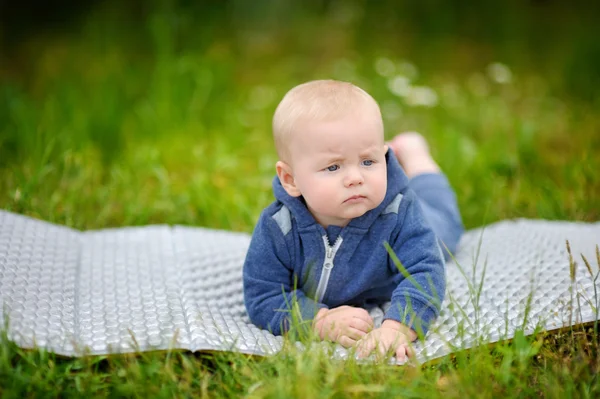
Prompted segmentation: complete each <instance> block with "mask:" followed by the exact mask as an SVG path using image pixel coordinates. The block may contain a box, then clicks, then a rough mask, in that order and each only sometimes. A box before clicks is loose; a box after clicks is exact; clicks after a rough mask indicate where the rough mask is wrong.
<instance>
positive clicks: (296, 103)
mask: <svg viewBox="0 0 600 399" xmlns="http://www.w3.org/2000/svg"><path fill="white" fill-rule="evenodd" d="M364 108H371V110H372V111H375V112H376V116H377V117H378V118H379V119H380V120H381V111H380V110H379V106H378V105H377V102H376V101H375V100H374V99H373V97H371V96H370V95H369V94H368V93H367V92H366V91H364V90H363V89H361V88H359V87H357V86H355V85H353V84H352V83H348V82H341V81H337V80H313V81H310V82H307V83H303V84H300V85H298V86H296V87H294V88H292V89H291V90H290V91H288V92H287V93H286V95H285V96H284V97H283V99H282V100H281V102H280V103H279V105H278V106H277V109H276V110H275V114H274V115H273V139H274V140H275V148H276V149H277V154H278V156H279V158H280V159H281V160H283V161H286V160H287V159H288V158H289V148H288V147H289V145H288V143H289V137H290V136H291V134H292V132H293V131H294V128H295V126H296V125H297V124H298V123H299V122H301V121H307V120H309V121H324V120H331V119H335V118H338V117H342V116H345V115H347V114H349V113H351V112H356V111H357V110H358V109H361V110H362V109H364ZM382 123H383V122H382Z"/></svg>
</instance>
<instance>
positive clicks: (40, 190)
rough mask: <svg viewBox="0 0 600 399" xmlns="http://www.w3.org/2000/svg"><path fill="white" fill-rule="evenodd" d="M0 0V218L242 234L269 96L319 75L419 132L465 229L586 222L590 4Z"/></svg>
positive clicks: (267, 180) (595, 78)
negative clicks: (519, 222)
mask: <svg viewBox="0 0 600 399" xmlns="http://www.w3.org/2000/svg"><path fill="white" fill-rule="evenodd" d="M0 4H2V6H1V7H2V8H0V11H1V12H0V15H1V17H0V21H1V23H2V30H1V33H0V44H1V47H0V49H1V50H0V57H1V58H0V208H1V209H5V210H10V211H13V212H19V213H24V214H28V215H32V216H34V217H38V218H42V219H45V220H49V221H53V222H57V223H61V224H66V225H69V226H73V227H76V228H82V229H83V228H85V229H89V228H102V227H109V226H124V225H140V224H150V223H172V224H175V223H177V224H187V225H196V226H209V227H214V228H222V229H229V230H238V231H247V232H250V231H251V230H252V228H253V225H254V222H255V220H256V219H257V217H258V215H259V213H260V211H261V210H262V208H263V207H265V206H266V205H267V204H268V203H269V202H270V201H271V200H272V194H271V189H270V185H271V179H272V177H273V175H274V164H275V161H276V157H275V151H274V148H273V144H272V140H271V131H270V122H271V116H272V113H273V111H274V109H275V106H276V105H277V102H278V101H279V100H280V99H281V97H282V96H283V95H284V94H285V92H286V91H287V90H289V89H290V88H291V87H293V86H295V85H296V84H299V83H301V82H303V81H306V80H310V79H319V78H335V79H342V80H349V81H352V82H354V83H356V84H357V85H359V86H361V87H363V88H364V89H366V90H367V91H369V92H370V93H371V94H372V95H373V96H374V97H375V99H376V100H377V101H378V102H379V104H380V105H381V107H382V111H383V115H384V119H385V126H386V136H387V137H388V138H391V137H392V136H393V135H394V134H395V133H397V132H399V131H403V130H417V131H420V132H421V133H423V134H424V135H425V136H426V137H427V139H428V140H429V141H430V144H431V147H432V151H433V153H434V156H435V158H436V159H437V160H438V162H439V163H440V165H441V166H442V168H443V169H444V171H445V172H446V173H447V174H448V177H449V179H450V181H451V182H452V184H453V186H454V187H455V189H456V191H457V194H458V198H459V204H460V207H461V210H462V212H463V217H464V221H465V225H466V226H467V228H472V227H475V226H479V225H482V224H487V223H491V222H493V221H496V220H501V219H506V218H516V217H527V218H547V219H568V220H581V221H593V220H598V219H600V206H599V205H600V177H599V175H598V170H599V169H600V157H599V156H598V154H600V129H599V128H600V114H599V112H598V111H600V100H599V96H598V87H600V40H598V37H600V35H599V32H598V31H599V28H598V21H599V20H600V18H599V16H600V6H599V5H598V4H600V3H598V2H596V3H595V4H596V5H592V4H588V2H583V1H580V2H577V1H575V2H559V1H551V0H546V1H543V0H537V1H531V0H530V1H515V0H509V1H504V2H472V3H471V2H461V1H432V0H425V1H419V2H409V1H341V0H338V1H333V0H331V1H325V0H321V1H316V0H310V1H302V2H301V1H292V0H283V1H276V0H269V1H267V0H259V1H242V0H230V1H216V0H213V1H203V2H193V1H139V0H138V1H129V2H119V1H104V2H101V1H96V2H89V3H76V2H73V1H65V0H63V1H58V2H49V3H45V5H38V4H36V3H33V2H27V1H25V2H21V3H19V4H12V3H11V4H9V3H8V2H2V3H0Z"/></svg>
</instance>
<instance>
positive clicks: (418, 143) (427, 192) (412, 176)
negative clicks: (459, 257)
mask: <svg viewBox="0 0 600 399" xmlns="http://www.w3.org/2000/svg"><path fill="white" fill-rule="evenodd" d="M388 144H389V146H390V148H391V149H392V150H393V151H394V153H395V154H396V158H398V161H399V162H400V165H402V168H403V169H404V171H405V173H406V175H407V176H408V178H409V183H408V184H409V187H410V188H412V190H413V191H414V192H415V193H416V194H417V197H418V198H419V201H420V203H421V208H423V213H424V214H425V218H426V219H427V221H428V222H429V224H430V225H431V228H432V229H433V231H434V232H435V234H436V235H437V236H438V238H439V239H440V240H441V241H442V243H443V245H442V250H443V252H444V256H445V257H446V259H448V258H449V257H450V256H449V254H448V251H447V250H446V249H445V248H444V246H446V247H447V248H448V249H449V250H450V251H451V252H452V253H454V252H455V251H456V247H457V246H458V241H459V240H460V237H461V235H462V233H463V231H464V228H463V224H462V220H461V217H460V211H459V210H458V204H457V202H456V195H455V194H454V191H453V190H452V187H450V183H449V182H448V179H447V178H446V176H445V175H444V174H443V173H442V171H441V169H440V167H439V166H438V164H437V163H436V162H435V161H434V159H433V158H432V157H431V153H430V152H429V146H428V145H427V141H426V140H425V138H424V137H423V136H421V135H420V134H419V133H413V132H410V133H400V134H399V135H397V136H396V137H394V138H393V139H392V141H390V142H389V143H388Z"/></svg>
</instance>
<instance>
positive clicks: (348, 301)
mask: <svg viewBox="0 0 600 399" xmlns="http://www.w3.org/2000/svg"><path fill="white" fill-rule="evenodd" d="M386 163H387V184H388V185H387V191H386V195H385V198H384V200H383V201H382V203H381V204H380V205H379V206H378V207H377V208H375V209H372V210H370V211H368V212H366V213H365V214H364V215H362V216H360V217H358V218H355V219H352V220H351V221H350V223H348V225H346V226H345V227H343V228H342V227H339V226H329V227H328V228H327V229H325V228H323V227H322V226H321V225H319V224H318V223H317V222H316V220H315V219H314V217H313V216H312V215H311V213H310V212H309V210H308V208H307V207H306V205H305V203H304V200H303V198H302V197H292V196H290V195H289V194H288V193H287V192H286V191H285V190H284V188H283V186H282V185H281V183H280V181H279V179H278V178H277V176H276V177H275V179H274V180H273V192H274V194H275V198H276V200H275V201H274V202H273V203H272V204H271V205H269V206H268V207H267V208H266V209H265V210H264V211H263V212H262V214H261V215H260V218H259V221H258V223H257V225H256V227H255V230H254V233H253V235H252V240H251V242H250V247H249V249H248V253H247V255H246V260H245V262H244V271H243V276H244V277H243V279H244V302H245V305H246V309H247V311H248V315H249V317H250V320H251V321H252V322H253V323H254V324H255V325H257V326H258V327H261V328H264V329H268V330H270V331H271V332H272V333H273V334H275V335H280V334H282V333H283V332H284V331H286V330H287V328H289V326H290V321H291V313H290V308H291V305H292V303H293V302H294V301H297V303H298V305H299V309H300V312H301V316H302V319H303V320H304V321H307V320H312V319H313V318H314V316H315V314H316V313H317V312H318V311H319V309H320V308H334V307H338V306H342V305H351V306H358V307H368V306H370V305H376V304H383V303H385V302H388V301H391V306H390V307H389V309H388V310H387V312H386V314H385V316H384V319H392V320H396V321H399V322H401V323H403V324H405V325H407V326H409V327H411V328H412V329H414V330H415V331H417V332H419V331H420V332H422V333H423V334H425V333H426V332H427V331H428V329H429V324H430V323H431V322H432V321H433V320H434V319H435V318H436V317H437V315H438V314H439V310H440V306H441V303H442V300H443V298H444V294H445V288H446V276H445V269H444V266H445V264H444V257H443V254H442V251H441V249H440V247H439V245H438V243H437V240H436V237H435V234H434V233H433V231H432V230H431V228H430V227H429V225H428V224H427V222H426V221H425V219H424V217H423V213H422V210H421V207H420V205H419V203H418V202H417V199H416V196H415V194H414V192H413V191H412V190H411V189H409V188H408V178H407V177H406V175H405V174H404V171H403V170H402V168H401V167H400V165H399V164H398V161H397V160H396V157H395V156H394V155H393V153H392V152H391V151H389V150H388V152H387V154H386ZM384 243H388V244H389V246H390V247H391V249H392V250H393V252H394V253H395V254H396V256H397V257H398V259H399V260H400V262H401V265H402V266H401V267H398V266H396V264H395V263H394V261H393V259H392V257H391V256H390V255H389V253H388V251H387V250H386V248H385V245H384ZM402 267H403V268H404V270H402V271H401V270H400V269H402Z"/></svg>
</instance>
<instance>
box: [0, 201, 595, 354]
mask: <svg viewBox="0 0 600 399" xmlns="http://www.w3.org/2000/svg"><path fill="white" fill-rule="evenodd" d="M566 240H569V242H570V245H571V249H572V253H573V255H574V257H575V261H576V263H577V268H576V270H575V275H574V278H573V279H572V275H571V271H570V267H569V264H570V263H569V255H568V253H567V250H566ZM249 241H250V236H249V235H248V234H243V233H233V232H228V231H220V230H213V229H206V228H192V227H184V226H172V227H171V226H166V225H156V226H144V227H125V228H118V229H104V230H97V231H78V230H74V229H70V228H67V227H64V226H59V225H55V224H51V223H47V222H44V221H40V220H35V219H32V218H29V217H26V216H22V215H18V214H14V213H10V212H6V211H0V305H1V306H2V310H3V312H2V315H1V316H0V321H3V325H4V328H8V331H7V332H8V336H9V338H10V339H12V340H13V341H15V342H16V343H17V345H19V346H21V347H24V348H32V347H35V346H37V347H45V348H47V349H48V350H49V351H52V352H55V353H57V354H61V355H67V356H79V355H82V354H85V353H89V354H107V353H119V352H133V351H148V350H159V349H170V348H173V349H187V350H190V351H205V350H216V351H234V352H242V353H248V354H257V355H269V354H273V353H276V352H277V351H278V350H280V349H281V347H282V344H283V341H282V338H281V337H276V336H273V335H272V334H270V333H269V332H268V331H265V330H260V329H259V328H257V327H255V326H254V325H252V323H250V321H249V319H248V316H247V315H246V311H245V309H244V302H243V296H242V264H243V261H244V255H245V252H246V250H247V248H248V244H249ZM599 243H600V223H589V224H585V223H574V222H556V221H554V222H551V221H542V220H515V221H502V222H498V223H494V224H491V225H489V226H486V227H484V228H479V229H474V230H471V231H468V232H467V233H466V234H465V235H464V237H463V239H462V240H461V243H460V247H459V251H458V253H457V256H456V259H455V260H453V261H450V262H448V263H447V265H446V273H447V279H448V291H447V295H446V299H445V301H444V303H443V311H442V314H441V316H440V317H439V318H438V319H437V321H436V322H435V324H434V325H433V326H432V328H431V331H430V332H429V334H428V335H427V337H426V338H425V339H424V340H423V341H419V342H417V343H416V345H415V350H416V353H417V359H418V360H421V361H426V360H430V359H434V358H437V357H440V356H444V355H446V354H448V353H451V352H453V351H456V350H460V349H464V348H469V347H471V346H473V345H475V344H477V343H481V342H496V341H498V340H502V339H506V338H511V337H513V336H514V333H515V331H516V330H517V329H519V328H522V329H524V330H525V332H526V333H532V332H533V331H534V329H535V328H536V327H542V328H544V329H547V330H553V329H557V328H561V327H566V326H571V325H575V324H579V323H586V322H591V321H594V320H596V319H597V317H598V313H597V310H598V302H599V300H600V299H599V298H598V297H597V295H600V288H599V287H598V286H596V287H594V285H595V283H600V279H596V282H594V277H595V275H596V274H597V273H598V265H597V264H596V254H595V248H596V245H597V244H599ZM580 254H584V255H585V256H586V258H587V259H588V260H589V261H590V264H591V266H592V268H593V269H592V274H590V272H589V271H588V269H587V268H586V267H585V265H584V263H583V262H582V260H581V257H580ZM594 288H596V290H595V289H594ZM596 291H598V294H596ZM371 314H372V316H373V317H374V318H375V320H376V322H381V317H382V315H383V311H382V310H381V309H374V310H372V312H371ZM347 355H348V352H347V351H346V350H344V349H343V348H341V347H338V348H337V349H336V350H335V352H334V356H340V357H344V356H347Z"/></svg>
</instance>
